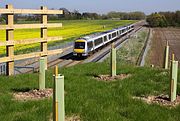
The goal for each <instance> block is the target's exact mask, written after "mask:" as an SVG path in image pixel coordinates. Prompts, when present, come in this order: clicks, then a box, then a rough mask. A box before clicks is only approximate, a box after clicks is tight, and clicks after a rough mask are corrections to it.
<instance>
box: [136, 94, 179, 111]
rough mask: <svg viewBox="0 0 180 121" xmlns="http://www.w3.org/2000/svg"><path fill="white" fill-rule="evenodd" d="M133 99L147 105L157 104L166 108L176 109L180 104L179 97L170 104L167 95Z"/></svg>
mask: <svg viewBox="0 0 180 121" xmlns="http://www.w3.org/2000/svg"><path fill="white" fill-rule="evenodd" d="M133 99H139V100H142V101H144V102H146V103H148V104H153V103H155V104H158V105H161V106H167V107H170V108H172V107H176V106H177V105H179V104H180V96H179V95H178V96H177V99H176V100H175V101H174V102H171V101H170V99H169V96H168V95H159V96H147V97H143V96H142V97H133Z"/></svg>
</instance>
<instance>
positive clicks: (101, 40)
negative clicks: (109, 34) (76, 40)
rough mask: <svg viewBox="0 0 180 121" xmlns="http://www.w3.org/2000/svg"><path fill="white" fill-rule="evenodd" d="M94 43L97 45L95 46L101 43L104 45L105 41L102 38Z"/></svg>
mask: <svg viewBox="0 0 180 121" xmlns="http://www.w3.org/2000/svg"><path fill="white" fill-rule="evenodd" d="M94 43H95V46H97V45H100V44H101V43H103V39H102V37H101V38H98V39H96V40H95V41H94Z"/></svg>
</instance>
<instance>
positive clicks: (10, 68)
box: [0, 5, 63, 75]
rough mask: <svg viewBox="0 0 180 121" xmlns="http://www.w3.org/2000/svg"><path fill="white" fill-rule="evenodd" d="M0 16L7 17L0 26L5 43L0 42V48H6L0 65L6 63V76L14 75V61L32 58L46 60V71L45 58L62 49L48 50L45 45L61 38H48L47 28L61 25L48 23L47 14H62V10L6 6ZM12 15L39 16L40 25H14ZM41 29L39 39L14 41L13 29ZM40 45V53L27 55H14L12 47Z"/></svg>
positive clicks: (0, 59)
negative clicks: (3, 32)
mask: <svg viewBox="0 0 180 121" xmlns="http://www.w3.org/2000/svg"><path fill="white" fill-rule="evenodd" d="M0 14H5V15H6V16H7V19H6V25H0V30H6V41H4V42H3V41H2V40H0V47H1V46H6V57H2V58H0V63H3V62H6V63H7V69H6V71H7V75H14V61H15V60H22V59H28V58H34V57H45V58H46V69H47V56H48V55H53V54H59V53H62V52H63V51H62V49H57V50H51V51H50V50H48V46H47V43H48V42H50V41H51V42H52V41H57V40H62V37H48V36H47V28H52V27H62V24H61V23H51V24H49V23H48V20H47V17H48V14H63V11H62V10H48V9H47V7H43V6H42V7H41V9H40V10H32V9H14V8H13V6H12V5H6V8H5V9H4V8H0ZM14 14H40V15H41V23H40V24H14ZM35 28H40V29H41V38H35V39H26V40H16V41H14V29H35ZM34 43H41V51H40V52H34V53H29V54H21V55H14V46H15V45H23V44H34Z"/></svg>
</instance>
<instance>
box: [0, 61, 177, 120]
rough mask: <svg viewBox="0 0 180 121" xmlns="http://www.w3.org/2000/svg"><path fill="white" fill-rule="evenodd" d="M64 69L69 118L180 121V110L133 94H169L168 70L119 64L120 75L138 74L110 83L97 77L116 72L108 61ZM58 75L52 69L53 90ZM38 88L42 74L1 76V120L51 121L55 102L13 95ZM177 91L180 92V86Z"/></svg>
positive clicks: (49, 83)
mask: <svg viewBox="0 0 180 121" xmlns="http://www.w3.org/2000/svg"><path fill="white" fill-rule="evenodd" d="M60 71H61V72H60V73H62V74H64V75H65V91H66V95H65V107H66V115H68V116H71V115H78V116H80V117H81V120H83V121H119V120H122V121H165V120H166V121H178V120H179V119H180V115H179V112H180V106H177V107H176V108H173V109H169V108H166V107H162V106H159V105H156V104H151V105H149V104H146V103H144V102H143V101H140V100H134V99H132V97H133V96H141V95H159V94H162V93H163V94H168V92H169V90H168V88H169V74H168V72H166V71H165V70H160V69H155V68H148V67H146V68H141V67H135V66H132V65H122V64H120V63H119V62H118V64H117V73H118V74H120V73H127V74H131V75H132V76H131V77H130V78H127V79H124V80H117V81H114V82H108V83H107V82H103V81H97V80H96V79H95V78H94V75H100V74H109V73H110V67H109V64H108V63H106V62H103V63H89V64H83V65H76V66H74V67H70V68H63V69H60ZM179 74H180V73H179ZM52 75H53V74H52V70H49V71H47V75H46V87H47V88H52V82H53V81H52V80H53V77H52ZM178 79H179V77H178ZM179 85H180V83H179V82H178V86H179ZM37 87H38V74H36V73H35V74H23V75H18V76H12V77H5V76H1V77H0V97H1V98H0V120H1V121H48V120H49V117H50V115H51V112H52V98H51V99H44V100H39V101H26V102H19V101H16V100H13V97H12V93H13V91H14V90H16V91H17V90H28V89H34V88H37ZM177 92H178V94H179V92H180V89H179V88H178V91H177Z"/></svg>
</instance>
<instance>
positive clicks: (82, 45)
mask: <svg viewBox="0 0 180 121" xmlns="http://www.w3.org/2000/svg"><path fill="white" fill-rule="evenodd" d="M74 48H75V49H84V48H85V42H75V46H74Z"/></svg>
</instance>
